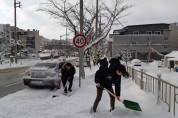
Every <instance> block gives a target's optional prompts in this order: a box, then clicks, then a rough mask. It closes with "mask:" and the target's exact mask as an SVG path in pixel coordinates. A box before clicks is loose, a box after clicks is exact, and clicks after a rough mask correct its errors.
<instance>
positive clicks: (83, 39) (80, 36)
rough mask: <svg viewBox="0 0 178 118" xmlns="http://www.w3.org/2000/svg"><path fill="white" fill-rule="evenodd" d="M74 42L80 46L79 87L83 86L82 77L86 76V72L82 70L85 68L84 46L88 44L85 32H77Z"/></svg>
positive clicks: (76, 45)
mask: <svg viewBox="0 0 178 118" xmlns="http://www.w3.org/2000/svg"><path fill="white" fill-rule="evenodd" d="M73 44H74V46H75V47H77V48H79V87H81V77H84V72H83V71H81V70H82V68H84V60H83V57H84V56H83V47H84V46H85V45H86V37H85V36H84V35H83V34H77V35H76V36H75V37H74V38H73Z"/></svg>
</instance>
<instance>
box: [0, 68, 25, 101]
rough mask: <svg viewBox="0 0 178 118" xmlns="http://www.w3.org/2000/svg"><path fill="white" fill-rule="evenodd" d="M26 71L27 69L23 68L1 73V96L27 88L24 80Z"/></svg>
mask: <svg viewBox="0 0 178 118" xmlns="http://www.w3.org/2000/svg"><path fill="white" fill-rule="evenodd" d="M24 71H25V70H24V69H22V70H13V71H11V72H7V73H0V98H1V97H4V96H6V95H8V94H11V93H14V92H17V91H20V90H22V89H24V88H26V86H24V85H23V80H22V76H23V74H24Z"/></svg>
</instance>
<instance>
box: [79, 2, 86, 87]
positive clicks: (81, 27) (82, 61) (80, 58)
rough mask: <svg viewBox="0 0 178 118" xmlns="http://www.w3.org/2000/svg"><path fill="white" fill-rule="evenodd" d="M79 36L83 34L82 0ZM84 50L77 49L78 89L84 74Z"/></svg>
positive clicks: (81, 4) (81, 3)
mask: <svg viewBox="0 0 178 118" xmlns="http://www.w3.org/2000/svg"><path fill="white" fill-rule="evenodd" d="M80 34H83V0H80ZM83 52H84V49H83V48H80V49H79V65H80V67H79V87H81V78H83V79H84V78H85V72H84V59H83V57H84V56H83V55H84V54H83Z"/></svg>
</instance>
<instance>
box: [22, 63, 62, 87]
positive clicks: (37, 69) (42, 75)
mask: <svg viewBox="0 0 178 118" xmlns="http://www.w3.org/2000/svg"><path fill="white" fill-rule="evenodd" d="M63 64H64V62H61V61H60V62H59V61H56V62H55V61H44V62H40V63H37V64H35V65H34V66H32V67H30V68H29V69H28V70H26V71H25V74H24V76H23V81H24V85H27V86H29V87H31V86H46V87H50V88H52V89H53V88H55V87H57V88H60V83H61V68H62V65H63Z"/></svg>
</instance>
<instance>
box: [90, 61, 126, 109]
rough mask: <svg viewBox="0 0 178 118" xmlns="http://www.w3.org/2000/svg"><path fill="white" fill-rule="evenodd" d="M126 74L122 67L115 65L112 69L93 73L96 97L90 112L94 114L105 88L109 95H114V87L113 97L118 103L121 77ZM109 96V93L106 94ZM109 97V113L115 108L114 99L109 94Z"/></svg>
mask: <svg viewBox="0 0 178 118" xmlns="http://www.w3.org/2000/svg"><path fill="white" fill-rule="evenodd" d="M125 72H126V69H125V67H124V66H123V65H121V64H119V65H115V66H114V67H113V68H112V69H111V68H105V69H99V70H97V71H96V73H95V83H96V88H97V95H96V99H95V101H94V104H93V107H92V110H93V112H96V109H97V106H98V104H99V102H100V100H101V98H102V93H103V89H104V88H106V89H107V90H109V91H110V92H111V93H113V94H114V90H113V88H112V84H114V85H115V95H116V97H117V99H118V100H119V101H120V87H121V75H122V74H123V73H125ZM116 76H117V77H116ZM108 94H109V93H108ZM109 96H110V105H111V109H110V111H112V110H114V107H115V97H114V96H112V95H111V94H109Z"/></svg>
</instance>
